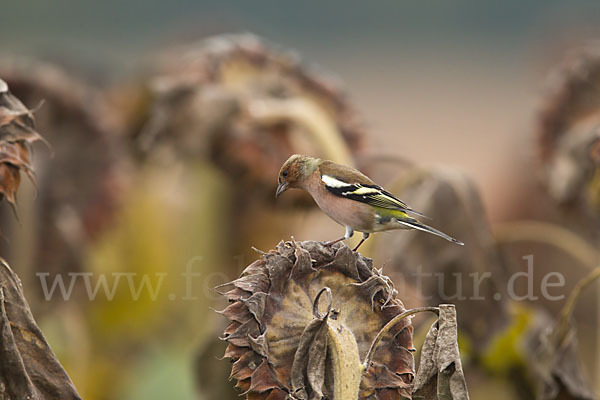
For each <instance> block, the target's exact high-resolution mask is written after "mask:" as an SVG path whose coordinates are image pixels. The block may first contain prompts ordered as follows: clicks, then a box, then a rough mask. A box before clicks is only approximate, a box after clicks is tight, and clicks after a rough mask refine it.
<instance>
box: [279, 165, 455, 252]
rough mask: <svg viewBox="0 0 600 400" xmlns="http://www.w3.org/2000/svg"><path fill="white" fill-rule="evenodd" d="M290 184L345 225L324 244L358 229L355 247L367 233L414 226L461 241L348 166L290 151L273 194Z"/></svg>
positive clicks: (332, 217)
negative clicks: (334, 236) (437, 227)
mask: <svg viewBox="0 0 600 400" xmlns="http://www.w3.org/2000/svg"><path fill="white" fill-rule="evenodd" d="M291 188H296V189H303V190H305V191H307V192H308V193H309V194H310V195H311V196H312V198H313V199H314V201H315V202H316V203H317V206H319V208H320V209H321V210H322V211H323V212H324V213H325V214H327V215H328V216H329V217H330V218H331V219H333V220H334V221H335V222H337V223H338V224H340V225H342V226H344V227H345V228H346V233H345V235H344V236H342V237H341V238H339V239H336V240H332V241H329V242H325V244H326V245H332V244H334V243H338V242H341V241H342V240H346V239H350V238H351V237H352V236H353V235H354V232H355V231H358V232H362V240H361V241H360V242H359V243H358V245H356V247H355V248H354V249H353V251H357V250H358V248H359V247H360V246H361V245H362V244H363V243H364V242H365V240H367V239H368V238H369V235H370V234H371V233H374V232H381V231H388V230H394V229H416V230H420V231H424V232H428V233H431V234H434V235H437V236H440V237H442V238H444V239H446V240H448V241H450V242H453V243H456V244H459V245H464V243H463V242H461V241H460V240H457V239H454V238H453V237H451V236H449V235H447V234H445V233H444V232H441V231H439V230H437V229H435V228H433V227H431V226H428V225H426V224H424V223H422V222H421V221H419V220H418V219H417V218H415V217H413V216H416V217H424V218H427V217H426V216H425V215H423V214H421V213H420V212H418V211H415V210H413V209H412V208H410V207H409V206H408V205H407V204H406V203H404V202H403V201H402V200H400V199H398V198H397V197H395V196H394V195H393V194H391V193H390V192H388V191H387V190H385V189H384V188H383V187H381V186H379V185H378V184H376V183H375V182H373V181H372V180H371V179H370V178H369V177H367V176H366V175H364V174H363V173H362V172H360V171H358V170H357V169H354V168H352V167H348V166H345V165H340V164H336V163H334V162H333V161H329V160H322V159H320V158H315V157H310V156H306V155H300V154H294V155H292V156H291V157H290V158H288V160H287V161H286V162H285V163H284V164H283V165H282V167H281V169H280V170H279V176H278V185H277V191H276V192H275V197H279V196H280V195H281V194H282V193H283V192H285V191H286V190H288V189H291Z"/></svg>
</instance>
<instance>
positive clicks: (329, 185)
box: [320, 163, 423, 216]
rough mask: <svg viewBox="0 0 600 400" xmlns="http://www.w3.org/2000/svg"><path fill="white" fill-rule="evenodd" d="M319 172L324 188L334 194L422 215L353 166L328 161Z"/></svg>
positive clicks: (376, 205) (372, 204)
mask: <svg viewBox="0 0 600 400" xmlns="http://www.w3.org/2000/svg"><path fill="white" fill-rule="evenodd" d="M320 172H321V181H322V182H323V184H324V186H325V188H326V189H327V190H328V191H329V192H330V193H332V194H334V195H336V196H340V197H344V198H347V199H350V200H355V201H360V202H361V203H366V204H369V205H371V206H374V207H381V208H387V209H391V210H400V211H407V212H411V213H413V214H417V215H421V216H423V215H422V214H420V213H418V212H416V211H414V210H412V209H411V208H410V207H409V206H408V205H407V204H406V203H404V202H403V201H402V200H400V199H398V198H397V197H395V196H394V195H393V194H391V193H390V192H388V191H386V190H385V189H383V188H382V187H381V186H379V185H377V184H376V183H375V182H373V181H372V180H371V179H369V178H368V177H367V176H366V175H364V174H362V173H361V172H359V171H357V170H355V169H353V168H350V167H345V166H342V165H338V164H334V163H328V164H325V165H321V167H320Z"/></svg>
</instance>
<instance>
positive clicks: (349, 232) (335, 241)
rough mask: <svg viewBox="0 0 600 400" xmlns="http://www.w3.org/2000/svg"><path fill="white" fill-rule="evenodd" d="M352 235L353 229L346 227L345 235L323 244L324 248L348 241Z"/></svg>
mask: <svg viewBox="0 0 600 400" xmlns="http://www.w3.org/2000/svg"><path fill="white" fill-rule="evenodd" d="M352 235H354V229H352V228H350V227H349V226H347V227H346V234H345V235H344V236H342V237H341V238H339V239H335V240H332V241H330V242H325V243H323V244H324V245H325V246H331V245H332V244H336V243H337V242H341V241H342V240H346V239H350V238H351V237H352Z"/></svg>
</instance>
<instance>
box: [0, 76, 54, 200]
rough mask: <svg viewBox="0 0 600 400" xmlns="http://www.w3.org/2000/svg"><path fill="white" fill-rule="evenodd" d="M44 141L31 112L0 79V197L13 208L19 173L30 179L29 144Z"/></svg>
mask: <svg viewBox="0 0 600 400" xmlns="http://www.w3.org/2000/svg"><path fill="white" fill-rule="evenodd" d="M43 140H44V139H43V138H42V137H41V136H40V134H39V133H37V132H36V130H35V128H34V119H33V113H32V110H30V109H28V108H27V107H25V106H24V105H23V103H21V101H20V100H19V99H17V98H16V97H15V96H13V94H12V93H11V92H10V91H9V88H8V85H7V84H6V82H4V81H3V80H1V79H0V195H1V198H6V200H8V202H9V203H10V204H11V205H12V206H13V208H14V207H15V204H16V195H17V189H18V188H19V184H20V182H21V171H22V172H25V173H26V174H27V176H29V178H30V179H31V180H33V169H32V168H31V164H30V161H29V159H30V153H31V149H30V147H29V145H30V144H31V143H33V142H36V141H43Z"/></svg>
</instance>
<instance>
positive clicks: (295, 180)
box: [275, 154, 319, 197]
mask: <svg viewBox="0 0 600 400" xmlns="http://www.w3.org/2000/svg"><path fill="white" fill-rule="evenodd" d="M318 165H319V159H318V158H313V157H309V156H303V155H300V154H294V155H293V156H291V157H290V158H288V160H287V161H286V162H285V163H283V166H282V167H281V169H280V170H279V185H278V186H277V192H276V193H275V197H278V196H279V195H280V194H281V193H283V192H285V191H286V190H287V189H289V188H298V187H302V184H303V183H304V181H305V180H306V179H307V178H308V177H309V176H310V174H312V173H313V171H314V170H315V169H316V168H317V166H318Z"/></svg>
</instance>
